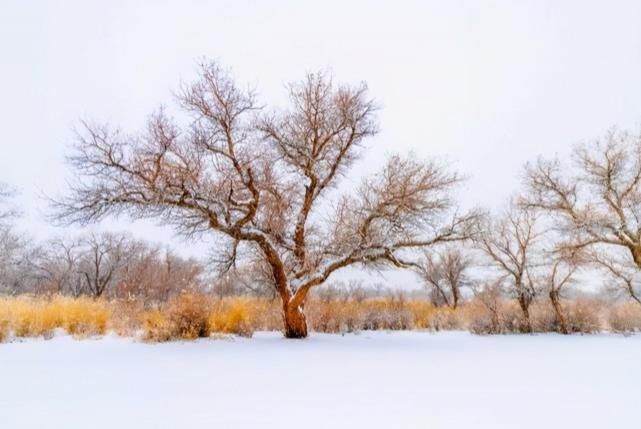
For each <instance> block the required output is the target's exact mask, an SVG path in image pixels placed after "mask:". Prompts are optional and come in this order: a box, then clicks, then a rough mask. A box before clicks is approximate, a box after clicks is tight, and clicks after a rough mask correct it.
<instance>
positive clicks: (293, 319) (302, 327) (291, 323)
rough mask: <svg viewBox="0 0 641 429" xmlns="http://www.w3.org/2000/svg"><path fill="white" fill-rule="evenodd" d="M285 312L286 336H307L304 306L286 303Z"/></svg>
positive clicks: (284, 305)
mask: <svg viewBox="0 0 641 429" xmlns="http://www.w3.org/2000/svg"><path fill="white" fill-rule="evenodd" d="M283 313H284V314H283V319H284V323H285V337H287V338H305V337H307V319H306V318H305V313H304V312H303V308H302V307H301V306H298V305H292V304H290V303H284V304H283Z"/></svg>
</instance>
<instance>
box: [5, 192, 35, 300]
mask: <svg viewBox="0 0 641 429" xmlns="http://www.w3.org/2000/svg"><path fill="white" fill-rule="evenodd" d="M15 195H16V193H15V191H14V190H13V189H11V188H10V187H9V186H8V185H6V184H4V183H2V182H0V293H1V292H4V293H10V294H16V293H19V292H22V291H24V290H25V289H26V288H27V285H28V283H29V277H30V276H29V275H28V274H30V273H28V272H27V270H26V269H25V268H26V255H27V253H28V251H29V250H28V245H27V242H26V240H25V238H24V237H23V236H22V235H21V234H19V233H17V232H16V230H15V227H14V220H15V219H16V218H17V216H18V214H19V211H18V210H17V209H16V208H15V206H14V204H13V202H12V198H13V197H15Z"/></svg>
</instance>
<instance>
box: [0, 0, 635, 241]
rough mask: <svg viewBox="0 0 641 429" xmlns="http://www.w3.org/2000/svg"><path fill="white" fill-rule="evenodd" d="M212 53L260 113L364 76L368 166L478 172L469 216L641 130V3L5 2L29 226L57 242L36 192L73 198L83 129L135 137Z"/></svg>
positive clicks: (363, 166)
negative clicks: (435, 166) (303, 86)
mask: <svg viewBox="0 0 641 429" xmlns="http://www.w3.org/2000/svg"><path fill="white" fill-rule="evenodd" d="M203 56H205V57H209V58H212V59H216V60H218V61H220V62H221V63H222V64H224V65H226V66H228V67H230V68H232V70H233V73H234V75H235V76H237V77H238V79H239V80H241V81H243V82H247V83H249V84H251V85H254V86H255V87H256V88H257V89H258V91H259V93H260V94H261V100H262V102H263V103H281V102H282V101H283V97H284V91H283V85H284V83H285V82H287V81H291V80H295V79H300V78H301V77H302V76H303V75H304V74H305V73H306V72H308V71H314V70H319V69H323V70H325V69H331V70H332V71H333V73H334V75H335V78H336V80H340V81H347V82H354V83H356V82H359V81H366V82H367V83H368V84H369V87H370V91H371V95H372V96H373V97H374V98H375V99H376V100H377V102H378V104H379V105H380V106H381V108H382V110H381V111H380V115H379V117H380V124H381V129H382V132H381V133H380V134H379V135H378V136H377V137H376V138H374V139H372V140H371V141H370V147H371V150H370V152H369V155H368V156H367V157H366V158H365V159H364V160H363V161H362V162H361V163H360V165H359V166H358V172H359V173H367V172H369V171H370V170H374V169H375V168H376V167H377V166H379V165H380V164H381V162H382V159H383V158H384V156H385V154H388V153H392V152H397V151H398V152H405V151H409V150H413V151H414V152H416V154H417V155H419V156H422V157H429V156H438V157H444V158H445V159H447V160H449V161H451V162H452V165H453V166H455V167H456V168H458V169H460V170H461V171H462V172H464V173H465V174H466V175H467V176H469V177H470V179H469V181H468V182H467V184H466V186H465V189H464V190H463V192H462V199H463V204H465V205H476V204H482V205H486V206H489V207H494V208H495V207H500V206H501V204H503V202H504V201H505V200H506V198H507V197H509V195H510V194H511V193H512V192H514V191H515V190H516V189H517V188H518V185H519V177H518V176H519V172H520V171H521V168H522V165H523V163H524V162H525V161H527V160H528V159H534V158H536V157H537V156H538V155H554V154H555V153H558V154H560V155H563V154H567V152H568V151H569V149H570V148H571V146H572V145H573V144H576V143H578V142H581V141H584V140H590V139H593V138H596V137H598V136H600V135H602V134H603V133H604V132H605V131H606V130H607V129H608V128H610V127H612V126H616V127H618V128H623V129H632V130H634V131H638V130H640V129H641V1H560V0H552V1H452V0H447V1H446V0H443V1H414V2H411V1H394V2H391V1H387V2H383V1H380V2H377V1H350V2H347V1H316V2H304V1H272V2H268V1H173V2H169V1H88V0H83V1H40V2H39V1H18V0H16V1H12V0H2V1H1V2H0V61H1V63H0V65H1V67H0V130H1V134H0V147H1V148H2V150H1V151H0V181H4V182H8V183H10V184H11V185H13V186H16V187H17V188H19V189H20V191H21V193H22V195H21V197H20V202H21V204H23V205H24V210H25V220H24V221H23V222H22V225H23V226H24V228H26V229H28V230H29V231H30V232H31V233H32V234H33V235H35V236H38V237H44V236H47V235H50V234H53V233H61V232H64V231H60V230H55V229H52V228H51V227H49V226H47V224H46V221H45V220H44V218H43V215H44V214H46V209H47V206H46V203H45V202H44V201H43V200H42V199H41V198H40V197H39V195H41V194H43V193H44V194H49V195H54V194H56V193H59V192H60V191H62V190H63V189H64V184H65V178H68V177H69V171H68V169H67V167H66V165H65V162H64V155H65V153H66V152H67V151H68V148H69V144H70V142H71V141H72V138H73V133H72V130H73V128H74V127H75V126H76V125H77V124H78V121H79V119H81V118H87V119H95V120H98V121H103V120H105V121H111V122H114V123H117V124H120V125H121V126H122V127H123V128H125V129H126V130H132V131H134V130H136V129H137V128H138V127H139V126H140V125H141V124H142V123H143V121H144V119H145V117H146V116H147V115H148V114H149V113H150V111H151V110H153V109H154V108H155V107H157V106H158V105H159V104H160V103H164V104H171V102H172V96H171V92H172V90H174V89H176V88H177V86H178V84H179V83H180V81H184V80H189V79H191V78H193V76H194V73H195V62H196V60H197V59H198V58H201V57H203ZM107 227H109V228H118V229H132V230H133V231H134V233H135V234H136V235H137V236H139V237H142V238H151V239H163V240H169V239H171V237H172V234H171V231H169V230H167V229H165V228H162V227H154V226H151V225H147V224H138V223H136V224H134V225H131V224H130V223H129V222H127V221H122V220H121V221H117V222H111V223H108V225H107ZM180 246H182V244H179V243H178V244H177V247H180Z"/></svg>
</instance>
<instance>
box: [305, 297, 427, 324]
mask: <svg viewBox="0 0 641 429" xmlns="http://www.w3.org/2000/svg"><path fill="white" fill-rule="evenodd" d="M305 310H306V313H307V315H308V321H309V324H310V327H311V328H312V330H314V331H317V332H328V333H335V332H342V333H344V332H354V331H361V330H379V329H384V330H404V329H432V328H433V325H434V317H435V315H436V314H437V310H436V309H435V308H434V306H433V305H432V304H431V303H430V302H428V301H423V300H407V299H404V298H402V297H390V298H366V299H335V300H327V299H325V300H323V299H312V300H310V302H309V303H308V304H307V305H306V307H305Z"/></svg>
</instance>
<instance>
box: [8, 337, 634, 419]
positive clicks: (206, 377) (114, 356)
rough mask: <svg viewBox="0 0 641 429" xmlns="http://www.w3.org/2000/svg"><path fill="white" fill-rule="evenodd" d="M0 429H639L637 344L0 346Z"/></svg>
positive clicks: (591, 340)
mask: <svg viewBox="0 0 641 429" xmlns="http://www.w3.org/2000/svg"><path fill="white" fill-rule="evenodd" d="M0 428H3V429H18V428H39V429H40V428H47V429H56V428H61V429H75V428H79V429H85V428H92V429H98V428H109V429H129V428H131V429H146V428H154V429H157V428H176V429H190V428H221V429H226V428H256V429H263V428H279V429H282V428H299V429H306V428H310V429H311V428H368V429H370V428H399V429H403V428H447V429H456V428H474V429H483V428H493V429H494V428H510V429H513V428H537V429H539V428H567V429H574V428H580V429H589V428H616V429H626V428H631V429H632V428H634V429H639V428H641V336H633V337H627V338H626V337H622V336H618V335H598V336H570V337H562V336H558V335H537V336H494V337H476V336H472V335H469V334H465V333H438V334H429V333H416V332H414V333H412V332H397V333H384V332H376V333H371V332H368V333H361V334H360V335H346V336H338V335H323V334H313V335H312V336H311V337H310V338H308V339H307V340H303V341H292V340H285V339H282V338H281V337H280V335H279V334H277V333H261V334H257V335H256V336H255V337H254V338H253V339H227V340H207V341H198V342H194V343H169V344H155V345H154V344H143V343H137V342H134V341H133V340H128V339H119V338H112V337H107V338H103V339H98V340H83V341H75V340H73V339H71V338H69V337H56V338H54V339H52V340H49V341H44V340H29V341H25V342H14V343H9V344H0Z"/></svg>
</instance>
